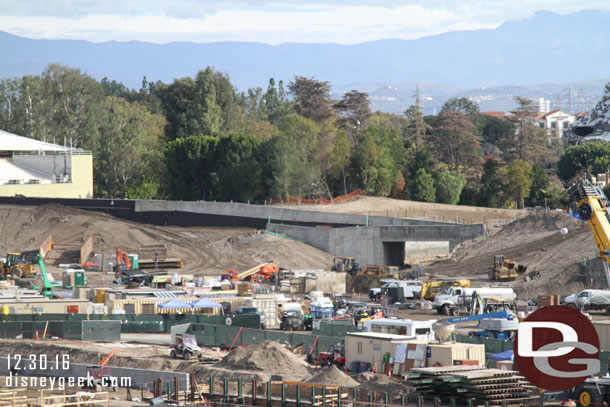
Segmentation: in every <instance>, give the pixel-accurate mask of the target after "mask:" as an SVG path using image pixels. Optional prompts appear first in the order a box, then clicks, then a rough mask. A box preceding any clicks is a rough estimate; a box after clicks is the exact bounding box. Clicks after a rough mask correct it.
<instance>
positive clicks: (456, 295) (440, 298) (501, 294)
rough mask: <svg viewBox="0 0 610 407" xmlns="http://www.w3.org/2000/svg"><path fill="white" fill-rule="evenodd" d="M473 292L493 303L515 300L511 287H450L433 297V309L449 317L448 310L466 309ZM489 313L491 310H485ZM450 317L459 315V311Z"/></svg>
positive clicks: (515, 296)
mask: <svg viewBox="0 0 610 407" xmlns="http://www.w3.org/2000/svg"><path fill="white" fill-rule="evenodd" d="M475 292H476V293H477V294H478V295H479V297H481V298H482V299H489V300H490V301H494V302H506V303H512V302H514V301H515V299H516V298H517V295H516V294H515V291H514V290H513V288H512V287H476V288H475V287H468V288H464V287H451V288H449V289H448V290H447V291H446V292H445V293H444V294H437V295H436V297H434V303H433V304H434V308H436V310H437V311H438V313H439V314H445V315H449V312H450V310H457V309H458V308H464V307H468V306H469V305H470V303H471V302H472V294H473V293H475ZM491 311H493V310H487V312H491ZM452 315H459V311H458V312H457V313H454V314H452Z"/></svg>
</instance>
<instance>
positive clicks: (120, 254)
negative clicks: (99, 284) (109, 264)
mask: <svg viewBox="0 0 610 407" xmlns="http://www.w3.org/2000/svg"><path fill="white" fill-rule="evenodd" d="M121 261H123V263H121ZM116 266H117V270H118V272H119V273H120V274H121V275H122V274H123V273H122V272H123V271H125V270H131V260H129V256H127V255H126V254H125V252H124V251H123V250H121V248H120V247H117V248H116Z"/></svg>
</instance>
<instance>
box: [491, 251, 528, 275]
mask: <svg viewBox="0 0 610 407" xmlns="http://www.w3.org/2000/svg"><path fill="white" fill-rule="evenodd" d="M526 271H527V266H524V265H522V264H517V262H515V261H513V260H508V259H507V258H505V257H504V255H502V254H497V255H495V256H494V262H493V264H492V265H491V266H490V267H489V279H490V280H491V281H515V280H516V279H517V278H518V277H519V275H521V274H523V273H525V272H526Z"/></svg>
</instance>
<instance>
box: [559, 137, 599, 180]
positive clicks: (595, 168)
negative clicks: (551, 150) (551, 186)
mask: <svg viewBox="0 0 610 407" xmlns="http://www.w3.org/2000/svg"><path fill="white" fill-rule="evenodd" d="M608 168H610V144H609V143H606V142H603V141H601V142H587V143H583V144H579V145H577V146H572V147H568V148H567V149H566V150H565V152H564V153H563V154H562V155H561V157H560V158H559V162H558V163H557V174H558V175H559V178H561V180H563V181H564V182H569V181H570V180H572V178H574V177H577V176H579V177H580V176H582V175H583V173H584V172H586V173H588V174H598V173H602V172H605V171H606V170H607V169H608Z"/></svg>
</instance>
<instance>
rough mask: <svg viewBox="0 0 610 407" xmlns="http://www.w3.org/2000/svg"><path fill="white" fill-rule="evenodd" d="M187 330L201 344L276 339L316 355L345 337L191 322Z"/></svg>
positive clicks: (244, 343) (248, 342)
mask: <svg viewBox="0 0 610 407" xmlns="http://www.w3.org/2000/svg"><path fill="white" fill-rule="evenodd" d="M187 332H188V333H192V334H193V335H195V338H197V343H199V345H205V346H223V345H226V346H231V345H232V346H233V347H237V346H240V345H252V344H254V343H257V342H262V341H274V342H279V343H288V344H290V346H292V347H296V346H297V345H299V346H300V347H301V349H302V350H301V352H302V353H303V354H305V353H309V352H310V351H311V350H312V348H313V352H311V353H312V354H313V355H315V356H317V355H318V352H326V351H328V350H329V348H330V347H331V346H334V345H336V344H343V343H344V342H343V338H338V337H333V336H322V335H315V334H314V335H312V334H310V333H309V332H298V331H290V332H288V331H287V332H278V331H265V330H261V329H252V328H244V327H239V326H225V325H209V324H191V326H190V328H189V330H188V331H187Z"/></svg>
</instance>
